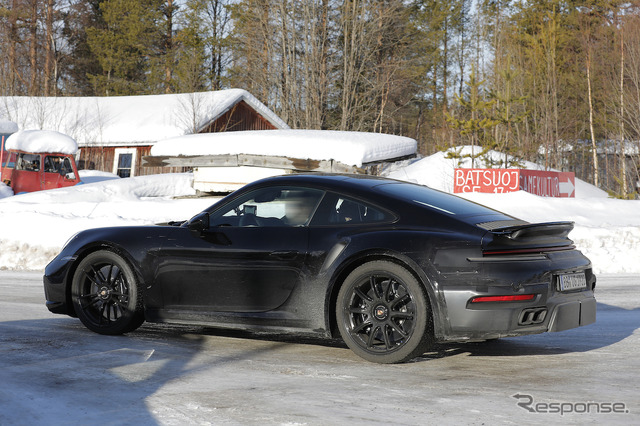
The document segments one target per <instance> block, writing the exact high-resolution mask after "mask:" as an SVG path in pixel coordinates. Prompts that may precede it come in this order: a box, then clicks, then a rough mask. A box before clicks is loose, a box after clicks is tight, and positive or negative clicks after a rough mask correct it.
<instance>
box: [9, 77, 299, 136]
mask: <svg viewBox="0 0 640 426" xmlns="http://www.w3.org/2000/svg"><path fill="white" fill-rule="evenodd" d="M240 101H245V102H246V103H247V104H248V105H249V106H251V107H252V108H253V109H255V110H256V111H257V112H258V113H259V114H260V115H262V116H263V117H264V118H265V119H266V120H267V121H269V122H270V123H271V124H273V125H274V126H275V127H276V128H281V129H288V128H289V126H288V125H287V124H286V123H285V122H284V121H282V119H280V118H279V117H278V116H277V115H276V114H275V113H274V112H273V111H271V110H270V109H269V108H267V107H266V106H265V105H264V104H263V103H262V102H260V101H259V100H258V99H256V98H255V97H254V96H253V95H251V94H250V93H249V92H247V91H246V90H242V89H229V90H218V91H213V92H199V93H182V94H170V95H149V96H114V97H23V96H5V97H0V115H4V116H6V117H7V118H9V119H10V120H12V121H14V122H16V123H18V125H19V126H20V128H21V129H44V130H56V131H59V132H62V133H65V134H68V135H70V136H72V137H73V138H74V139H76V140H77V141H78V144H79V145H80V146H91V145H130V146H133V145H150V144H153V143H155V142H156V141H159V140H162V139H166V138H169V137H174V136H182V135H185V134H190V133H196V132H198V131H199V130H201V129H202V128H203V127H205V126H206V125H207V124H209V123H210V122H212V121H214V120H216V119H217V118H219V117H220V116H221V115H223V114H224V113H225V112H227V111H228V110H229V109H231V108H232V107H233V106H234V105H235V104H237V103H238V102H240Z"/></svg>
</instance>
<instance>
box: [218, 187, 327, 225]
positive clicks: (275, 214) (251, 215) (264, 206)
mask: <svg viewBox="0 0 640 426" xmlns="http://www.w3.org/2000/svg"><path fill="white" fill-rule="evenodd" d="M323 194H324V191H320V190H317V189H310V188H299V187H282V188H263V189H257V190H255V191H252V192H250V193H248V194H246V195H245V196H243V197H241V198H239V199H238V200H236V201H235V202H231V203H230V204H229V205H227V206H225V207H224V208H222V209H221V210H219V211H216V212H214V213H213V214H212V215H211V217H210V219H209V223H210V226H242V227H245V226H306V225H307V224H308V223H309V221H310V220H311V216H312V215H313V212H314V211H315V209H316V207H317V206H318V203H319V202H320V200H321V199H322V195H323Z"/></svg>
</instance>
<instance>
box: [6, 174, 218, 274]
mask: <svg viewBox="0 0 640 426" xmlns="http://www.w3.org/2000/svg"><path fill="white" fill-rule="evenodd" d="M82 174H83V173H81V175H82ZM192 181H193V175H192V174H191V173H181V174H166V175H152V176H140V177H133V178H128V179H111V180H105V181H102V182H97V183H89V184H84V185H76V186H72V187H67V188H59V189H52V190H48V191H39V192H31V193H28V194H22V195H17V196H13V197H9V198H3V199H0V217H1V218H2V220H1V221H0V269H18V270H21V269H27V270H39V269H43V268H44V267H45V266H46V264H47V263H48V262H49V261H50V260H51V259H52V258H53V257H54V256H55V255H56V254H57V253H58V252H59V251H60V249H61V248H62V246H63V245H64V243H65V242H66V241H67V240H68V239H69V238H70V237H71V236H72V235H73V234H75V233H76V232H79V231H81V230H84V229H89V228H99V227H103V226H125V225H145V224H153V223H159V222H167V221H169V220H185V219H188V218H190V217H191V216H193V215H195V214H196V213H198V212H199V211H201V210H203V209H204V208H205V207H207V206H209V205H211V204H213V201H212V200H211V199H173V197H176V196H188V195H194V194H195V191H194V189H193V188H192V187H191V184H192Z"/></svg>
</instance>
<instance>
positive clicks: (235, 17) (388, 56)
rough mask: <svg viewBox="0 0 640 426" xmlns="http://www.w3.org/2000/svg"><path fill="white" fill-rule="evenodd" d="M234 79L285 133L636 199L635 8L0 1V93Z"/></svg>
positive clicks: (552, 3) (207, 84)
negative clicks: (459, 155) (512, 170)
mask: <svg viewBox="0 0 640 426" xmlns="http://www.w3.org/2000/svg"><path fill="white" fill-rule="evenodd" d="M232 87H238V88H243V89H246V90H248V91H249V92H251V93H252V94H253V95H255V96H256V97H258V98H259V99H260V100H261V101H262V102H264V103H265V104H266V105H267V106H269V107H270V108H272V109H273V110H274V111H275V112H276V113H277V114H279V115H280V117H282V119H283V120H285V121H286V122H287V123H288V124H289V125H290V126H291V127H292V128H306V129H333V130H356V131H370V132H384V133H391V134H399V135H405V136H409V137H412V138H415V139H416V140H417V141H418V144H419V150H420V152H421V153H422V154H424V155H426V154H431V153H433V152H435V151H439V150H442V149H445V148H448V147H453V146H460V145H475V146H478V147H481V148H482V149H483V150H488V149H497V150H499V151H501V152H504V153H506V154H511V155H514V156H515V157H516V158H519V159H522V160H530V161H536V162H539V163H542V164H544V165H545V166H546V167H549V168H555V169H560V170H567V171H574V172H576V175H577V176H578V177H580V178H582V179H584V180H587V181H589V182H591V183H594V184H595V185H597V186H599V187H601V188H603V189H605V190H607V191H609V192H610V194H612V195H613V196H617V197H620V198H632V197H637V191H638V185H639V181H640V174H639V167H638V166H639V163H640V162H639V153H640V142H639V141H640V2H624V1H617V0H612V1H605V0H589V1H561V0H530V1H509V0H494V1H491V0H475V1H471V0H430V1H426V0H299V1H294V0H168V1H161V0H105V1H98V0H90V1H76V0H0V96H4V97H12V96H118V95H143V94H161V93H185V92H198V91H206V90H219V89H224V88H232ZM9 118H10V117H9ZM479 155H482V154H479ZM505 161H506V160H505ZM508 163H509V164H504V163H503V164H495V165H494V166H505V165H506V166H517V162H516V163H514V162H508Z"/></svg>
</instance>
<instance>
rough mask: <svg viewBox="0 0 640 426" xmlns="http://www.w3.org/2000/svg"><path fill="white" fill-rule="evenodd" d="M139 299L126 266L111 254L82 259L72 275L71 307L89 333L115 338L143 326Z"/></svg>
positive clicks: (101, 252) (125, 263)
mask: <svg viewBox="0 0 640 426" xmlns="http://www.w3.org/2000/svg"><path fill="white" fill-rule="evenodd" d="M141 296H142V295H141V294H140V289H139V286H138V281H137V279H136V276H135V274H134V272H133V269H132V268H131V266H130V265H129V263H128V262H127V261H126V260H124V259H123V258H122V257H121V256H119V255H117V254H116V253H114V252H112V251H107V250H101V251H97V252H94V253H91V254H90V255H88V256H87V257H85V258H84V259H83V260H82V261H81V262H80V264H79V265H78V268H77V269H76V272H75V273H74V275H73V281H72V283H71V297H72V301H73V306H74V309H75V311H76V314H77V315H78V318H80V321H82V324H84V326H85V327H87V328H88V329H89V330H91V331H94V332H96V333H100V334H109V335H117V334H123V333H127V332H130V331H133V330H135V329H136V328H138V327H140V325H142V323H143V322H144V312H143V307H142V297H141Z"/></svg>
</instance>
